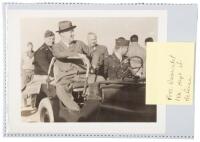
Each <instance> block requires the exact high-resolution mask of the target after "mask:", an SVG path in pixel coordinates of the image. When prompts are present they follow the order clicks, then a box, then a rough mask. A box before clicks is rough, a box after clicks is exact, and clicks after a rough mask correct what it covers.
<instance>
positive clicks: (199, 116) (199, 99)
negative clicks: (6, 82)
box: [0, 0, 200, 142]
mask: <svg viewBox="0 0 200 142" xmlns="http://www.w3.org/2000/svg"><path fill="white" fill-rule="evenodd" d="M2 1H3V2H45V0H43V1H39V0H7V1H6V0H2ZM46 2H47V1H46ZM48 2H85V3H88V2H93V3H99V2H101V3H113V2H115V3H122V2H123V3H125V2H126V3H130V2H140V3H141V2H147V3H153V2H159V3H170V2H171V3H198V4H200V1H199V0H189V1H188V0H159V1H158V0H143V1H139V0H135V1H134V0H101V1H98V0H71V1H70V0H48ZM1 8H2V7H1V5H0V9H1ZM199 15H200V14H199ZM0 17H2V10H0ZM186 20H187V19H186ZM198 25H199V24H198ZM0 26H1V29H2V19H1V18H0ZM199 34H200V33H199V29H198V36H197V49H196V74H195V78H196V80H195V83H196V85H195V103H196V109H195V139H194V141H196V142H199V141H200V87H199V84H200V48H199V47H198V46H199V40H198V37H199ZM2 35H3V32H2V30H0V61H1V62H0V71H1V73H0V79H1V83H0V100H1V102H0V108H1V111H0V112H1V113H0V128H1V129H0V132H1V136H0V137H1V138H0V141H16V142H18V141H19V142H27V141H38V142H40V141H41V142H44V141H48V142H51V141H55V140H56V141H58V140H60V141H85V142H86V141H87V142H88V141H92V142H94V141H95V142H102V141H109V142H111V141H115V142H118V141H122V140H123V141H131V142H135V141H137V142H143V141H147V142H156V141H157V142H163V141H169V142H177V141H188V140H169V139H158V140H154V139H110V138H109V139H97V138H95V139H94V138H93V139H90V138H76V139H75V138H68V139H65V138H3V137H2V133H3V132H2V130H3V129H2V128H3V120H2V118H3V116H2V115H3V114H2V112H3V109H2V108H3V97H2V96H3V71H4V67H3V65H4V64H3V47H2V41H3V37H2ZM189 141H193V140H189Z"/></svg>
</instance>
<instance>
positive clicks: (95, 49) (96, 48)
mask: <svg viewBox="0 0 200 142" xmlns="http://www.w3.org/2000/svg"><path fill="white" fill-rule="evenodd" d="M87 40H88V46H89V54H90V60H91V64H92V67H93V69H94V71H96V73H97V74H98V75H101V76H104V59H105V58H106V57H107V56H108V50H107V48H106V47H105V46H104V45H100V44H98V43H97V35H96V34H95V33H92V32H90V33H88V36H87Z"/></svg>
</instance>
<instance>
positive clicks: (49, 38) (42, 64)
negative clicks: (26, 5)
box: [33, 30, 55, 77]
mask: <svg viewBox="0 0 200 142" xmlns="http://www.w3.org/2000/svg"><path fill="white" fill-rule="evenodd" d="M44 39H45V41H44V43H43V44H42V46H41V47H40V48H39V49H38V50H37V51H36V52H35V54H34V62H33V64H34V66H35V69H34V73H35V75H47V74H48V69H49V65H50V62H51V59H52V58H53V54H52V46H53V44H54V42H55V35H54V33H53V32H52V31H50V30H47V31H46V32H45V34H44ZM50 76H52V77H53V72H51V73H50Z"/></svg>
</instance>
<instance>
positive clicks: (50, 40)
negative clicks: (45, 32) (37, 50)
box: [45, 36, 55, 46]
mask: <svg viewBox="0 0 200 142" xmlns="http://www.w3.org/2000/svg"><path fill="white" fill-rule="evenodd" d="M54 42H55V36H49V37H46V38H45V43H46V44H47V45H48V46H53V44H54Z"/></svg>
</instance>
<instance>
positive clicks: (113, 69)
mask: <svg viewBox="0 0 200 142" xmlns="http://www.w3.org/2000/svg"><path fill="white" fill-rule="evenodd" d="M125 58H126V57H123V59H122V61H123V60H124V59H125ZM128 66H129V65H128V64H127V63H123V62H120V60H119V59H118V58H117V56H116V55H115V53H113V54H112V55H109V56H108V57H107V58H106V59H105V61H104V74H105V77H106V78H107V80H116V79H122V77H123V75H124V73H125V72H124V71H126V69H127V68H128Z"/></svg>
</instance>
